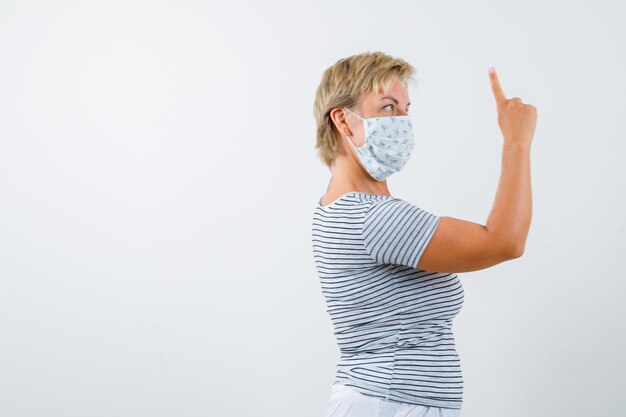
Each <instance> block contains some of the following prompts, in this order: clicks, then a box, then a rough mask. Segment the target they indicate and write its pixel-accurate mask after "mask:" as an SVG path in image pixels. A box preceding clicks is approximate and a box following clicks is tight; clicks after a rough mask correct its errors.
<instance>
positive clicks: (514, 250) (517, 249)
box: [508, 244, 524, 259]
mask: <svg viewBox="0 0 626 417" xmlns="http://www.w3.org/2000/svg"><path fill="white" fill-rule="evenodd" d="M523 254H524V245H523V244H513V245H511V246H509V251H508V255H509V259H516V258H520V257H521V256H522V255H523Z"/></svg>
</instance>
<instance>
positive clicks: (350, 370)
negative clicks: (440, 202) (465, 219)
mask: <svg viewBox="0 0 626 417" xmlns="http://www.w3.org/2000/svg"><path fill="white" fill-rule="evenodd" d="M439 221H440V217H439V216H436V215H434V214H432V213H429V212H427V211H426V210H423V209H421V208H419V207H416V206H414V205H412V204H410V203H408V202H406V201H405V200H402V199H400V198H397V197H391V196H385V195H378V194H370V193H365V192H357V191H352V192H349V193H346V194H344V195H342V196H341V197H339V198H338V199H337V200H335V201H334V202H332V203H330V204H328V205H326V206H322V205H321V204H319V203H318V204H317V205H316V207H315V209H314V212H313V222H312V249H313V256H314V260H315V266H316V269H317V272H318V275H319V278H320V282H321V288H322V293H323V295H324V297H325V300H326V306H327V309H326V311H327V312H328V313H329V315H330V319H331V322H332V324H333V327H334V334H335V337H336V339H337V344H338V346H339V350H340V354H341V358H340V360H339V363H338V364H337V372H336V381H337V382H340V383H342V384H344V385H347V386H350V387H352V388H354V389H355V390H357V391H359V392H361V393H362V394H365V395H371V396H375V397H378V398H382V399H385V400H389V401H397V402H404V403H410V404H420V405H426V406H435V407H444V408H457V409H460V408H461V405H462V397H463V378H462V375H461V363H460V359H459V356H458V354H457V352H456V349H455V344H454V336H453V333H452V319H453V318H454V317H455V316H456V315H457V314H458V312H459V311H460V310H461V307H462V306H463V300H464V292H463V286H462V285H461V282H460V280H459V278H458V276H457V275H456V274H454V273H441V272H431V271H425V270H421V269H416V268H415V266H416V265H417V262H418V261H419V259H420V257H421V256H422V254H423V252H424V250H425V249H426V247H427V245H428V242H429V240H430V238H431V237H432V235H433V233H434V232H435V229H436V228H437V226H438V225H439Z"/></svg>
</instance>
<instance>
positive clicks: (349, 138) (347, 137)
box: [342, 107, 365, 149]
mask: <svg viewBox="0 0 626 417" xmlns="http://www.w3.org/2000/svg"><path fill="white" fill-rule="evenodd" d="M342 110H348V111H349V112H350V113H352V114H353V115H355V116H356V117H358V118H359V119H361V120H363V132H365V119H364V118H362V117H361V116H359V115H358V114H356V113H355V112H353V111H352V110H350V109H348V108H346V107H342ZM344 137H345V138H346V139H348V141H350V144H351V145H352V146H353V147H354V148H355V149H363V147H364V146H365V142H364V143H363V146H361V147H360V148H359V147H357V146H356V145H355V144H354V141H353V140H352V138H351V137H350V136H344Z"/></svg>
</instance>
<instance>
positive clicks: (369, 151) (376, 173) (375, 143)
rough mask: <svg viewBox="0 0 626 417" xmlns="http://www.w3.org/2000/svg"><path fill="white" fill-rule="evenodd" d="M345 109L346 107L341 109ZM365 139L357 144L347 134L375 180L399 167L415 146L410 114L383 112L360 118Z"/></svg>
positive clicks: (362, 162) (383, 177) (384, 176)
mask: <svg viewBox="0 0 626 417" xmlns="http://www.w3.org/2000/svg"><path fill="white" fill-rule="evenodd" d="M344 110H348V109H344ZM348 111H349V112H350V113H352V114H354V115H355V116H356V117H358V118H359V119H361V120H363V132H364V134H365V143H364V144H363V146H361V147H360V148H357V147H356V146H355V145H354V143H353V142H352V139H350V137H349V136H346V139H348V141H350V144H351V145H352V147H353V148H354V150H355V152H356V154H357V156H358V158H359V160H360V161H361V164H362V165H363V167H364V168H365V170H366V171H367V172H369V174H370V175H371V176H372V177H373V178H374V179H375V180H377V181H383V180H384V179H385V178H387V177H388V176H390V175H391V174H393V173H394V172H398V171H400V170H401V169H402V168H403V167H404V164H406V162H407V161H408V160H409V158H410V157H411V152H412V151H413V147H414V146H415V142H414V140H413V124H412V123H411V118H410V117H409V116H383V117H370V118H367V119H364V118H362V117H361V116H359V115H358V114H356V113H354V112H352V111H350V110H348Z"/></svg>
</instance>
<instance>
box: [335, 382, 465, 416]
mask: <svg viewBox="0 0 626 417" xmlns="http://www.w3.org/2000/svg"><path fill="white" fill-rule="evenodd" d="M330 391H331V392H330V398H329V399H328V401H326V403H325V404H324V414H323V417H459V416H460V415H461V410H460V409H454V408H442V407H430V406H427V405H418V404H406V403H398V402H394V401H386V400H383V399H382V398H377V397H372V396H369V395H365V394H361V393H360V392H358V391H357V390H355V389H353V388H352V387H348V386H346V385H343V384H340V383H335V384H333V386H332V387H331V389H330Z"/></svg>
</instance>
